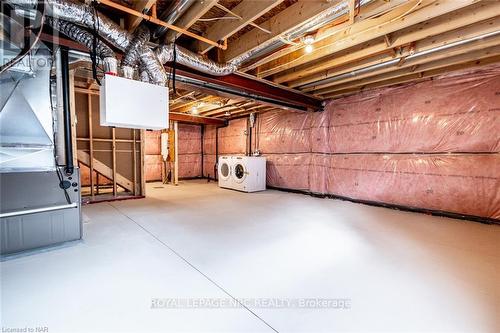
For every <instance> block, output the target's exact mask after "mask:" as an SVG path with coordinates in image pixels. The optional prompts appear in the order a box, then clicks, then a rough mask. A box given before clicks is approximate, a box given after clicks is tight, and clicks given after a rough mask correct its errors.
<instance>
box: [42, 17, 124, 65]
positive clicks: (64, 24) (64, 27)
mask: <svg viewBox="0 0 500 333" xmlns="http://www.w3.org/2000/svg"><path fill="white" fill-rule="evenodd" d="M45 22H46V23H47V24H48V25H50V26H51V27H52V28H53V29H55V30H57V31H59V32H62V33H63V34H65V35H66V36H68V37H69V38H71V39H72V40H74V41H75V42H78V43H80V44H83V45H85V46H86V47H87V48H88V49H92V48H93V42H94V36H93V35H92V34H91V33H90V32H88V31H87V30H85V29H82V28H80V27H78V26H77V25H75V24H73V23H70V22H68V21H62V20H59V19H54V18H52V17H47V19H46V20H45ZM96 53H97V56H98V57H99V58H101V59H102V60H103V62H104V67H105V71H106V72H110V73H117V60H116V58H115V53H114V52H113V50H112V49H111V48H110V47H109V46H108V45H106V44H105V43H104V42H102V41H101V40H98V41H97V47H96Z"/></svg>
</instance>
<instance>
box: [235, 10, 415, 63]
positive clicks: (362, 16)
mask: <svg viewBox="0 0 500 333" xmlns="http://www.w3.org/2000/svg"><path fill="white" fill-rule="evenodd" d="M406 1H407V0H391V1H385V0H374V1H372V2H370V3H369V4H367V5H365V6H363V7H362V9H361V10H360V12H359V13H358V16H357V17H356V19H357V20H358V21H362V20H366V19H368V18H371V17H377V16H379V15H382V14H384V13H386V12H387V11H389V10H392V9H394V8H396V7H398V6H400V5H403V4H405V3H406ZM344 16H346V15H342V16H340V17H339V18H337V19H336V20H334V21H332V22H330V24H329V25H335V26H336V27H338V28H340V27H341V26H342V24H341V23H342V22H344V21H345V17H344ZM324 29H325V28H323V29H320V30H318V33H317V34H316V36H315V39H316V41H319V40H321V39H324V38H327V37H329V36H328V35H326V34H324V33H320V31H321V30H324ZM303 47H304V45H303V44H296V45H291V46H288V47H286V48H282V49H280V50H277V51H275V52H273V53H271V54H269V55H267V56H265V57H263V58H261V59H259V60H257V61H255V62H254V63H252V64H249V65H247V66H246V67H244V68H242V69H241V70H240V71H242V72H248V71H250V70H252V69H255V68H258V67H259V66H262V65H264V64H266V63H268V62H270V61H272V60H275V59H278V58H280V57H282V56H285V55H287V54H289V53H292V52H294V51H296V50H299V49H302V48H303Z"/></svg>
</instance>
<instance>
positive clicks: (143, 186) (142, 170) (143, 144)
mask: <svg viewBox="0 0 500 333" xmlns="http://www.w3.org/2000/svg"><path fill="white" fill-rule="evenodd" d="M145 133H146V131H145V130H141V151H140V154H141V170H140V171H141V195H144V196H145V195H146V177H144V152H145V149H144V146H145V143H146V139H145V137H146V134H145Z"/></svg>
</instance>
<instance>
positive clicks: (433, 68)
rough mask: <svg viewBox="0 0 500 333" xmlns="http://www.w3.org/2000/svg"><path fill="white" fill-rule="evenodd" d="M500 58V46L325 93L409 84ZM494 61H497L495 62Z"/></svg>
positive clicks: (405, 69)
mask: <svg viewBox="0 0 500 333" xmlns="http://www.w3.org/2000/svg"><path fill="white" fill-rule="evenodd" d="M499 57H500V46H494V47H491V48H487V49H484V50H478V51H475V52H470V53H467V54H463V55H457V56H452V57H448V58H445V59H441V60H437V61H433V62H429V63H426V64H423V65H419V66H417V68H416V69H415V68H413V67H407V68H404V69H398V70H395V71H393V72H389V73H384V74H380V75H376V76H373V77H368V78H365V79H362V80H359V81H356V82H350V83H347V84H344V85H340V86H337V87H335V88H334V89H332V90H331V91H329V92H325V93H324V96H325V97H328V98H330V97H332V96H336V95H337V93H338V92H339V91H340V92H343V91H346V90H353V89H354V90H356V89H360V88H361V87H371V86H374V85H376V84H379V83H380V82H386V81H387V82H393V81H397V82H399V81H398V80H400V79H401V78H403V80H405V82H408V81H412V80H410V79H413V80H415V79H418V78H420V77H429V76H435V75H437V74H436V73H444V72H446V71H452V70H456V66H460V67H459V68H460V69H461V68H467V67H471V66H472V67H473V66H475V65H477V64H483V65H484V64H491V63H494V62H496V61H499V60H500V58H499ZM481 59H484V60H481ZM494 59H496V60H495V61H493V60H494ZM416 71H417V72H416Z"/></svg>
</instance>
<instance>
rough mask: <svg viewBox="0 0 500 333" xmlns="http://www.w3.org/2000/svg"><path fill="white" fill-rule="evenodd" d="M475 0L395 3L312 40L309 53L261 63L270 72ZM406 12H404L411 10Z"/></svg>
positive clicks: (381, 34) (427, 18)
mask: <svg viewBox="0 0 500 333" xmlns="http://www.w3.org/2000/svg"><path fill="white" fill-rule="evenodd" d="M477 2H478V0H457V1H454V0H449V1H436V0H413V1H409V2H408V3H407V4H406V5H405V6H402V7H398V8H397V9H396V11H391V12H389V13H387V14H385V15H382V16H380V17H378V18H375V19H369V20H365V21H360V22H356V23H354V24H352V25H351V26H350V27H348V28H347V29H345V30H343V31H342V33H338V34H335V35H333V36H331V37H328V38H325V39H323V40H321V41H319V42H317V43H315V44H314V48H315V50H314V52H312V53H310V54H303V53H302V52H299V53H296V52H294V53H291V54H289V55H287V56H286V57H284V59H278V60H275V61H273V62H271V63H270V64H267V65H266V66H265V68H266V69H262V71H264V70H266V74H265V75H272V74H276V73H278V72H281V71H284V70H287V69H290V68H293V67H297V66H299V65H304V64H306V63H309V62H313V61H315V60H317V59H320V58H323V57H327V56H329V55H331V54H333V53H336V52H339V51H342V50H345V49H347V48H350V47H353V46H356V45H359V44H362V43H364V42H368V41H370V40H372V39H376V38H379V37H383V36H384V35H387V34H390V33H393V32H395V31H398V30H401V29H405V28H408V27H410V26H413V25H416V24H419V23H421V22H425V21H427V20H430V19H433V18H436V17H438V16H441V15H444V14H446V13H449V12H453V11H455V10H458V9H461V8H464V7H467V6H470V5H473V4H475V3H477ZM412 8H414V10H413V11H411V12H410V13H409V14H407V15H404V14H405V13H406V12H408V11H410V10H412Z"/></svg>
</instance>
